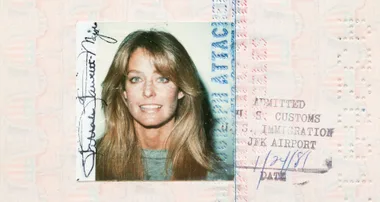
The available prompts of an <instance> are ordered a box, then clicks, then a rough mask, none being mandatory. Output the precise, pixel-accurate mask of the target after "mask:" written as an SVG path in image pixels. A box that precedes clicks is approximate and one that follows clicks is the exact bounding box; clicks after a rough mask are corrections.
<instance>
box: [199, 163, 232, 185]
mask: <svg viewBox="0 0 380 202" xmlns="http://www.w3.org/2000/svg"><path fill="white" fill-rule="evenodd" d="M233 170H234V169H233V165H232V166H229V165H227V164H226V163H224V162H218V163H217V164H215V165H214V169H213V170H212V171H209V172H208V174H207V178H206V180H210V181H213V180H233V174H229V173H233V172H231V171H233Z"/></svg>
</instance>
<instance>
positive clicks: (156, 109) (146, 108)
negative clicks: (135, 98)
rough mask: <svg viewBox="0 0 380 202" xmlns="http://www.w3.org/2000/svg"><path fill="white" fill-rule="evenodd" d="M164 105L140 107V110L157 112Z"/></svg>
mask: <svg viewBox="0 0 380 202" xmlns="http://www.w3.org/2000/svg"><path fill="white" fill-rule="evenodd" d="M161 107H162V105H157V104H144V105H140V109H141V110H142V111H145V112H157V111H158V110H159V109H160V108H161Z"/></svg>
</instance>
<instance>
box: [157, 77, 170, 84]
mask: <svg viewBox="0 0 380 202" xmlns="http://www.w3.org/2000/svg"><path fill="white" fill-rule="evenodd" d="M158 82H160V83H167V82H169V79H168V78H166V77H160V78H158Z"/></svg>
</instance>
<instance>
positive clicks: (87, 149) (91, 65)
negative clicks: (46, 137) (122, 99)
mask: <svg viewBox="0 0 380 202" xmlns="http://www.w3.org/2000/svg"><path fill="white" fill-rule="evenodd" d="M91 28H92V30H89V31H88V33H91V36H88V37H85V38H84V39H83V41H82V42H81V46H82V48H81V49H82V52H80V53H79V55H78V58H79V57H81V56H82V55H83V54H85V62H86V65H85V66H84V68H83V69H81V71H80V70H79V72H80V73H81V76H82V77H81V85H80V88H78V89H77V90H80V92H78V93H77V100H78V102H79V104H80V106H81V110H82V112H81V115H80V117H79V123H78V136H79V138H78V139H79V153H80V154H81V156H82V167H83V173H84V175H85V176H86V177H88V176H89V175H90V174H91V172H92V170H93V168H94V162H95V154H96V148H95V146H96V141H95V109H96V100H101V99H99V98H96V91H95V68H96V60H95V59H94V58H93V57H94V56H96V53H95V52H94V51H93V50H91V48H90V47H89V46H92V45H95V41H96V39H97V38H99V39H101V40H103V41H105V42H106V43H111V44H114V43H117V40H116V39H114V38H112V37H109V36H105V35H103V34H100V31H99V29H98V24H97V23H96V22H94V25H93V26H92V27H91ZM77 75H78V73H77ZM101 101H102V100H101ZM87 108H90V111H88V109H87ZM86 109H87V111H86ZM85 124H89V126H90V130H89V131H83V129H84V128H88V125H85ZM86 126H87V127H86ZM88 134H89V135H88ZM83 136H85V137H86V138H85V139H84V137H83ZM85 142H86V143H87V145H86V143H85Z"/></svg>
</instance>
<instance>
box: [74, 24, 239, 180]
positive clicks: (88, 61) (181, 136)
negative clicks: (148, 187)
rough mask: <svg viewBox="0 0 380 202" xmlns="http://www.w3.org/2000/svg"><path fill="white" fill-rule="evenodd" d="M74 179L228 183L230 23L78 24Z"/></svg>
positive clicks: (231, 125) (231, 146) (232, 71)
mask: <svg viewBox="0 0 380 202" xmlns="http://www.w3.org/2000/svg"><path fill="white" fill-rule="evenodd" d="M76 78H77V98H76V104H77V116H76V117H77V136H78V137H77V140H78V141H77V152H76V156H77V159H76V160H77V170H76V172H77V175H76V176H77V180H78V181H94V180H96V181H114V180H116V181H123V180H127V181H128V180H134V181H136V180H145V181H170V180H208V181H214V180H232V179H233V178H234V150H235V145H234V140H235V113H236V110H235V33H234V24H233V23H228V22H220V23H113V22H112V23H111V22H83V23H78V25H77V75H76Z"/></svg>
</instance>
